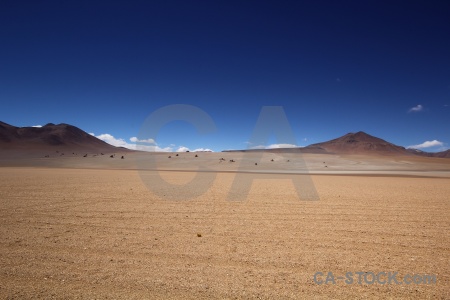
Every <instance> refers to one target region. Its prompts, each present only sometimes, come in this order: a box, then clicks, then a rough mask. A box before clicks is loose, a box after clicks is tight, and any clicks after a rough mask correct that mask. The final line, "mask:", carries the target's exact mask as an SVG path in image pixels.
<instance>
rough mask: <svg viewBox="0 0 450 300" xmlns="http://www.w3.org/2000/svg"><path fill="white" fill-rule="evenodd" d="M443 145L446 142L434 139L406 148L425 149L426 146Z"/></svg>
mask: <svg viewBox="0 0 450 300" xmlns="http://www.w3.org/2000/svg"><path fill="white" fill-rule="evenodd" d="M443 145H444V143H442V142H440V141H438V140H432V141H425V142H423V143H422V144H419V145H411V146H408V147H406V148H408V149H424V148H430V147H437V146H443Z"/></svg>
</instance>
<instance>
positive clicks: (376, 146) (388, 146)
mask: <svg viewBox="0 0 450 300" xmlns="http://www.w3.org/2000/svg"><path fill="white" fill-rule="evenodd" d="M310 147H314V148H321V149H324V150H325V151H326V152H328V153H336V154H379V155H413V153H411V152H410V151H408V150H407V149H405V148H404V147H401V146H397V145H394V144H392V143H389V142H387V141H385V140H383V139H380V138H377V137H374V136H372V135H370V134H367V133H365V132H363V131H359V132H357V133H347V134H346V135H344V136H341V137H339V138H337V139H334V140H330V141H327V142H323V143H317V144H312V145H309V146H307V147H305V149H308V148H310Z"/></svg>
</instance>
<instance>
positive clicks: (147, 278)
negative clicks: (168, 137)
mask: <svg viewBox="0 0 450 300" xmlns="http://www.w3.org/2000/svg"><path fill="white" fill-rule="evenodd" d="M168 155H169V154H161V156H160V157H161V160H159V161H158V162H159V163H160V164H159V167H160V168H161V164H162V167H164V168H166V169H179V170H172V171H162V172H159V175H158V172H156V171H151V170H141V171H138V170H136V169H137V168H136V163H135V162H133V163H131V161H132V159H131V157H130V156H126V157H125V159H123V160H122V159H120V158H117V157H116V158H115V159H112V158H109V156H106V155H105V156H102V157H100V156H99V157H86V158H82V157H72V158H70V157H65V158H64V159H62V158H58V159H56V158H55V159H54V160H43V159H42V158H36V159H32V160H29V161H28V166H27V163H20V162H19V161H14V160H9V161H6V160H5V161H3V167H0V236H1V240H0V253H1V255H0V298H2V299H5V298H19V299H23V298H42V299H51V298H57V299H86V298H88V299H105V298H108V299H211V298H212V299H308V298H316V299H351V298H372V299H373V298H375V299H377V298H378V299H402V298H404V299H409V298H414V299H449V298H450V274H449V271H450V236H449V232H450V196H449V195H450V178H449V176H448V171H449V170H450V168H449V163H448V162H447V161H446V160H444V159H428V160H422V159H424V158H417V159H416V160H414V161H412V160H408V159H405V158H389V159H386V158H384V159H382V158H367V157H365V158H358V157H332V156H320V155H318V156H314V155H312V156H307V157H306V158H307V159H306V164H308V166H309V167H310V168H311V170H312V171H314V172H315V174H314V175H311V176H310V177H311V179H312V181H311V182H312V183H313V184H314V187H315V189H316V190H317V194H318V196H319V200H318V201H305V200H302V199H299V197H298V194H297V192H296V189H295V187H294V185H293V183H292V179H293V178H297V177H302V176H303V177H306V175H295V174H292V171H293V170H295V169H296V168H297V167H298V168H300V169H301V166H302V162H301V161H300V162H299V161H296V160H295V158H294V160H292V159H291V160H290V162H289V163H292V164H297V165H296V166H297V167H292V166H291V165H288V164H287V163H288V162H287V160H286V157H281V156H276V155H275V154H267V156H264V157H263V161H262V162H261V161H260V163H259V164H258V165H254V163H253V160H255V161H256V158H254V157H240V156H238V154H236V153H231V154H230V153H225V154H223V153H212V154H209V155H210V156H209V157H210V158H211V157H212V158H211V159H205V158H204V156H205V155H208V154H202V153H200V154H198V155H199V157H198V158H197V159H199V161H201V162H202V163H199V164H200V165H201V164H204V165H205V166H208V167H209V168H210V169H213V172H205V173H206V174H210V175H211V176H215V177H212V179H211V182H212V183H211V186H210V187H209V189H208V190H207V191H206V192H205V193H204V194H202V195H200V196H198V197H196V198H194V199H189V200H185V201H174V199H177V197H178V196H179V190H178V189H177V186H173V187H172V189H166V190H165V191H164V193H163V195H162V194H161V191H156V190H154V188H152V187H153V185H152V184H149V182H146V181H151V180H153V179H155V178H156V176H161V177H162V178H164V179H165V180H166V181H167V182H170V183H172V184H180V187H181V184H185V183H186V182H188V181H189V180H191V179H192V178H193V177H194V176H195V175H196V173H195V172H186V170H187V169H191V168H192V167H198V165H196V164H194V163H185V164H184V166H183V164H181V163H174V162H173V161H174V159H175V158H178V159H180V160H181V159H183V158H182V157H181V154H180V156H178V157H172V158H170V159H169V158H168ZM172 155H175V154H172ZM186 155H187V154H186ZM190 155H191V156H193V155H194V154H193V153H190ZM239 155H241V154H239ZM265 155H266V154H265ZM221 156H224V158H225V159H226V161H224V162H219V161H218V158H219V157H221ZM232 158H235V159H236V162H235V163H231V162H229V159H232ZM50 159H51V158H50ZM88 159H89V160H90V161H88ZM202 159H203V161H202ZM271 159H274V162H272V161H271ZM189 160H190V161H192V160H194V158H189ZM135 161H136V160H135ZM137 161H139V160H137ZM168 161H170V162H168ZM324 161H325V163H324ZM30 162H33V164H30ZM36 162H39V163H36ZM323 164H326V165H327V168H325V167H324V166H323ZM239 166H244V167H245V168H244V167H239ZM257 167H260V169H259V170H258V169H255V170H253V169H254V168H257ZM333 168H334V172H333ZM324 169H327V170H324ZM330 169H331V170H330ZM214 170H215V171H214ZM235 171H242V172H239V173H236V172H235ZM249 171H254V172H262V173H278V174H258V176H256V175H255V173H249ZM314 172H313V173H314ZM327 172H328V173H327ZM299 173H300V174H302V172H299ZM342 174H346V175H345V176H342ZM237 176H239V177H237ZM295 176H297V177H295ZM266 177H267V178H266ZM235 178H238V180H239V181H245V179H252V178H256V179H255V180H254V181H253V184H252V185H251V189H250V191H249V193H248V194H245V192H244V190H238V191H234V192H235V193H240V192H241V193H242V194H243V195H241V196H243V199H245V200H244V201H233V199H230V198H229V196H228V195H229V192H230V190H231V189H232V186H233V181H234V179H235ZM189 188H190V189H195V185H191V186H189ZM230 200H231V201H230ZM360 271H362V272H374V273H375V274H376V273H379V272H386V273H387V272H398V276H397V278H398V281H402V279H403V276H405V275H407V274H411V275H414V274H432V275H436V278H437V282H436V283H435V284H410V285H407V284H405V283H403V284H395V283H394V282H391V284H384V285H382V284H379V283H375V284H366V283H364V281H363V284H358V276H357V275H356V274H355V273H356V272H360ZM316 272H322V273H323V274H324V276H319V277H318V279H321V280H323V281H325V279H326V274H327V273H328V272H333V274H334V275H335V276H336V277H338V276H345V274H346V273H347V272H353V275H354V282H353V284H346V283H345V282H344V280H338V279H336V280H335V281H336V284H332V282H329V283H328V284H321V285H319V284H317V283H315V282H314V274H315V273H316ZM369 279H370V278H369ZM386 279H387V278H386Z"/></svg>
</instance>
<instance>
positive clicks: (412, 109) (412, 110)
mask: <svg viewBox="0 0 450 300" xmlns="http://www.w3.org/2000/svg"><path fill="white" fill-rule="evenodd" d="M422 110H423V106H422V105H421V104H418V105H417V106H414V107H411V108H410V109H409V111H408V112H419V111H422Z"/></svg>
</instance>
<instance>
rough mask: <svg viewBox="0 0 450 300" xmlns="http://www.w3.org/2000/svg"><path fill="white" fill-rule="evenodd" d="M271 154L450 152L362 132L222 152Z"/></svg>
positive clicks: (446, 155)
mask: <svg viewBox="0 0 450 300" xmlns="http://www.w3.org/2000/svg"><path fill="white" fill-rule="evenodd" d="M247 151H249V152H258V151H262V152H273V153H277V152H278V153H281V152H282V153H317V154H321V153H328V154H356V155H357V154H361V155H388V156H389V155H407V156H422V157H441V158H450V150H447V151H443V152H437V153H430V152H425V151H421V150H417V149H406V148H405V147H402V146H397V145H395V144H392V143H389V142H387V141H385V140H383V139H380V138H378V137H375V136H372V135H370V134H367V133H365V132H363V131H359V132H356V133H353V132H351V133H347V134H345V135H343V136H341V137H339V138H336V139H333V140H330V141H326V142H322V143H316V144H312V145H309V146H306V147H301V148H300V147H299V148H275V149H247V150H225V151H224V152H247Z"/></svg>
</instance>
